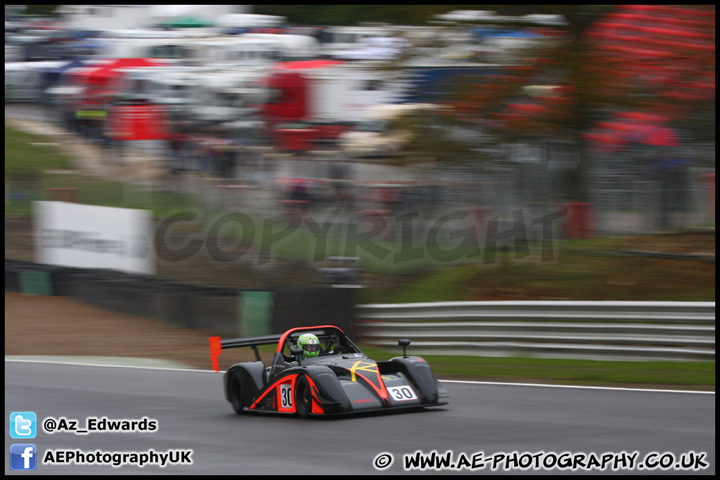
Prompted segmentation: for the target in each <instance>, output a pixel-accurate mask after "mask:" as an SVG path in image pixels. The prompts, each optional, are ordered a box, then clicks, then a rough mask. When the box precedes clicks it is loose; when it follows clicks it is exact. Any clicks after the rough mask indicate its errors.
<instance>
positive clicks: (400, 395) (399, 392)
mask: <svg viewBox="0 0 720 480" xmlns="http://www.w3.org/2000/svg"><path fill="white" fill-rule="evenodd" d="M387 390H388V393H389V394H390V396H392V399H393V400H395V401H396V402H406V401H408V400H417V396H416V395H415V392H414V391H413V389H412V388H410V387H408V386H407V385H403V386H401V387H388V389H387Z"/></svg>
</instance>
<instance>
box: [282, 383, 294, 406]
mask: <svg viewBox="0 0 720 480" xmlns="http://www.w3.org/2000/svg"><path fill="white" fill-rule="evenodd" d="M279 394H280V408H292V406H293V398H292V386H291V385H290V384H289V383H283V384H282V385H280V391H279Z"/></svg>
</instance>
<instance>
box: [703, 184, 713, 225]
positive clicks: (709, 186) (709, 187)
mask: <svg viewBox="0 0 720 480" xmlns="http://www.w3.org/2000/svg"><path fill="white" fill-rule="evenodd" d="M702 177H703V180H704V181H705V188H706V189H707V195H708V201H709V202H710V212H711V213H710V215H711V216H712V218H713V219H715V174H714V173H703V174H702Z"/></svg>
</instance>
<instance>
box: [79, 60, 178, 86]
mask: <svg viewBox="0 0 720 480" xmlns="http://www.w3.org/2000/svg"><path fill="white" fill-rule="evenodd" d="M161 65H164V64H163V63H160V62H158V61H156V60H150V59H147V58H118V59H116V60H113V61H112V62H110V63H108V64H106V65H103V66H102V67H100V68H97V69H95V70H93V71H92V72H90V73H89V74H88V76H87V81H88V83H92V84H96V85H103V86H107V85H108V84H109V81H110V79H111V78H112V77H114V76H115V75H117V70H119V69H121V68H132V67H159V66H161Z"/></svg>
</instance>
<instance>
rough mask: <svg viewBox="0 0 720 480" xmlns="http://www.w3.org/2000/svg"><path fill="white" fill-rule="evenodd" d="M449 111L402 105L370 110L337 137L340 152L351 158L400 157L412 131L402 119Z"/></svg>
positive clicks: (428, 104)
mask: <svg viewBox="0 0 720 480" xmlns="http://www.w3.org/2000/svg"><path fill="white" fill-rule="evenodd" d="M446 108H449V107H447V106H445V105H439V104H433V103H401V104H389V105H376V106H373V107H369V108H368V110H367V112H366V119H365V120H363V121H361V122H359V123H358V124H357V125H355V127H354V128H353V129H352V130H349V131H347V132H344V133H342V134H341V135H340V136H339V137H338V144H339V147H340V150H342V152H343V153H344V154H346V155H348V156H350V157H386V156H392V155H397V154H398V153H400V152H401V151H402V150H403V149H404V148H405V147H406V146H407V144H408V142H410V141H411V133H410V131H409V130H408V129H407V128H405V127H403V126H402V124H401V120H402V119H403V118H404V117H405V116H407V115H416V114H421V113H422V112H423V111H428V110H435V111H437V110H441V109H446Z"/></svg>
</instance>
